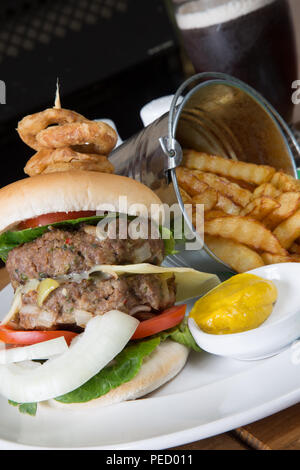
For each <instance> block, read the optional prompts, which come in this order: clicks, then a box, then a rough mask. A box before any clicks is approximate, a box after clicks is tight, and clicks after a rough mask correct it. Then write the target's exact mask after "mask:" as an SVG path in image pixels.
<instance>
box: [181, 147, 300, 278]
mask: <svg viewBox="0 0 300 470" xmlns="http://www.w3.org/2000/svg"><path fill="white" fill-rule="evenodd" d="M183 165H184V166H181V167H179V168H177V170H176V173H177V179H178V184H179V187H180V192H181V197H182V200H183V202H184V204H192V207H193V218H195V217H196V214H197V205H198V204H201V205H203V206H204V234H205V243H206V245H207V246H208V248H209V249H210V250H211V251H212V252H214V253H215V255H216V256H218V258H220V259H221V260H222V261H223V262H225V263H226V264H228V265H229V266H231V267H232V268H233V269H234V270H235V271H237V272H238V273H243V272H245V271H249V270H251V269H255V268H258V267H260V266H264V265H266V264H275V263H286V262H296V263H299V262H300V181H298V180H297V179H295V178H293V177H292V176H290V175H287V174H285V173H284V172H282V171H276V170H275V169H274V168H272V167H270V166H266V165H256V164H253V163H245V162H241V161H234V160H230V159H226V158H222V157H219V156H212V155H208V154H205V153H201V152H196V151H194V150H184V160H183ZM198 210H199V209H198ZM194 222H195V219H194ZM194 225H195V223H194Z"/></svg>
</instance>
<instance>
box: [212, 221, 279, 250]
mask: <svg viewBox="0 0 300 470" xmlns="http://www.w3.org/2000/svg"><path fill="white" fill-rule="evenodd" d="M204 233H206V234H208V235H214V236H222V237H224V238H230V239H232V240H234V241H236V242H238V243H242V244H244V245H247V246H249V247H252V248H254V249H256V250H261V251H266V252H267V253H273V254H280V255H286V254H287V252H286V250H285V249H284V248H282V246H281V245H280V243H279V241H278V240H277V238H276V237H275V236H274V235H273V234H272V232H270V231H269V230H268V229H266V228H265V227H264V226H263V224H262V223H261V222H258V221H257V220H254V219H250V218H248V217H241V216H228V217H220V218H217V219H213V220H206V221H205V224H204Z"/></svg>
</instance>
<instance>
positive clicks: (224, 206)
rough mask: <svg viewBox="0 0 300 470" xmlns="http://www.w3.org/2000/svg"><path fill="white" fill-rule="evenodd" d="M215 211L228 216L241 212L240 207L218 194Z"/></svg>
mask: <svg viewBox="0 0 300 470" xmlns="http://www.w3.org/2000/svg"><path fill="white" fill-rule="evenodd" d="M216 209H217V210H221V211H224V212H226V214H230V215H239V213H240V210H241V208H240V206H237V205H236V204H235V203H234V202H233V201H232V200H231V199H229V198H228V197H226V196H223V194H218V202H217V204H216Z"/></svg>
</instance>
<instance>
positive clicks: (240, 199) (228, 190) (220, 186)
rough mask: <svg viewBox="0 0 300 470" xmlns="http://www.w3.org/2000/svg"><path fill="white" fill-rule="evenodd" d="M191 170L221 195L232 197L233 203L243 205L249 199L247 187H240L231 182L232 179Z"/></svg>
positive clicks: (250, 195) (250, 194) (249, 194)
mask: <svg viewBox="0 0 300 470" xmlns="http://www.w3.org/2000/svg"><path fill="white" fill-rule="evenodd" d="M192 171H193V174H194V175H195V176H196V177H197V178H198V179H199V180H200V181H202V182H203V183H206V184H208V186H210V187H211V188H213V189H215V190H216V191H218V193H220V194H222V195H223V196H226V197H228V198H229V199H232V201H233V202H234V203H235V204H238V205H239V206H242V207H245V206H246V205H247V204H249V202H250V201H251V198H252V193H251V192H250V191H248V190H247V189H243V188H241V187H240V186H239V185H237V184H236V183H232V181H229V180H228V179H226V178H223V177H221V176H217V175H214V174H213V173H205V172H203V171H198V170H192Z"/></svg>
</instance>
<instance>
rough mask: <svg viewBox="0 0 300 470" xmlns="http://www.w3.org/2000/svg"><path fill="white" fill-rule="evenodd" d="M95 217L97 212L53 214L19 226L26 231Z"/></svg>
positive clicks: (26, 221) (40, 216)
mask: <svg viewBox="0 0 300 470" xmlns="http://www.w3.org/2000/svg"><path fill="white" fill-rule="evenodd" d="M94 215H96V211H75V212H52V213H50V214H44V215H39V216H38V217H34V218H33V219H28V220H25V221H24V222H21V223H20V224H19V227H18V229H19V230H25V229H27V228H35V227H43V226H44V225H50V224H55V223H56V222H63V221H65V220H73V219H81V218H84V217H93V216H94Z"/></svg>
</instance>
